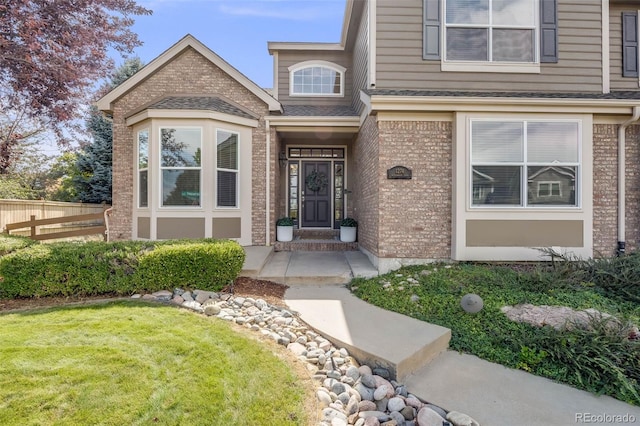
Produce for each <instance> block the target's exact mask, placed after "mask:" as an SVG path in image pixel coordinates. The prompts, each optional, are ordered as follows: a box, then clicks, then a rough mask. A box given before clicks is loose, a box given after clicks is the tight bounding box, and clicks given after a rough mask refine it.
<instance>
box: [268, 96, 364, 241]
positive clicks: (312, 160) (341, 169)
mask: <svg viewBox="0 0 640 426" xmlns="http://www.w3.org/2000/svg"><path fill="white" fill-rule="evenodd" d="M303 112H304V113H306V114H309V107H305V108H304V111H302V110H301V109H300V108H294V109H291V108H288V110H285V115H283V116H279V117H273V116H272V117H269V126H270V128H271V136H272V141H273V148H272V151H271V152H272V153H273V154H274V156H275V158H276V159H277V161H275V162H273V163H272V164H274V163H275V170H274V173H273V176H274V187H275V191H274V194H275V199H274V203H273V206H274V217H273V218H272V221H271V222H272V223H273V224H275V221H276V220H277V219H278V218H281V217H290V218H292V219H293V221H294V240H293V241H291V242H279V241H277V239H276V236H275V234H274V233H273V231H275V226H271V229H272V230H273V231H272V233H271V237H272V238H271V241H272V243H273V245H274V248H275V250H276V251H299V250H311V251H344V250H357V248H358V246H357V243H341V242H340V240H339V238H338V234H339V229H340V222H341V220H342V219H344V218H345V217H354V215H355V209H354V204H355V198H356V197H357V194H356V193H355V191H354V188H355V186H356V179H357V174H356V170H355V167H356V166H355V159H354V155H353V145H354V142H355V138H356V137H357V134H358V130H359V117H357V116H355V115H354V114H355V113H353V111H352V110H351V109H350V108H344V109H343V108H315V109H314V111H313V112H315V113H321V114H328V113H332V114H340V115H316V116H309V115H305V116H299V115H287V113H288V114H295V113H303ZM347 114H348V115H347Z"/></svg>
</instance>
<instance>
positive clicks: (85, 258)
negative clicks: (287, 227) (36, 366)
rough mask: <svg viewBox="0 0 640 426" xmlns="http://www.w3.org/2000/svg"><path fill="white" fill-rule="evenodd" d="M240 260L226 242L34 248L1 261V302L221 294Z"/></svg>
mask: <svg viewBox="0 0 640 426" xmlns="http://www.w3.org/2000/svg"><path fill="white" fill-rule="evenodd" d="M244 258H245V253H244V250H243V249H242V247H241V246H240V245H239V244H238V243H236V242H234V241H227V240H174V241H127V242H111V243H106V242H88V243H69V242H65V243H53V244H38V245H33V246H30V247H26V248H23V249H21V250H17V251H14V252H12V253H10V254H8V255H5V256H2V257H0V298H13V297H43V296H94V295H107V294H109V295H129V294H133V293H139V292H145V291H146V292H151V291H157V290H163V289H169V290H170V289H172V288H174V287H181V288H186V289H194V288H198V289H202V290H211V291H220V290H221V289H222V288H223V287H225V286H226V285H228V284H229V283H230V282H231V281H233V279H235V277H236V276H237V275H238V273H239V272H240V270H241V269H242V265H243V263H244Z"/></svg>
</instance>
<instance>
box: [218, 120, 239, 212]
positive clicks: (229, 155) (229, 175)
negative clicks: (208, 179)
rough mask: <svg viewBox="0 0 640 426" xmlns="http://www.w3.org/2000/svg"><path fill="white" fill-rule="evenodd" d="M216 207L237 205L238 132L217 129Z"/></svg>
mask: <svg viewBox="0 0 640 426" xmlns="http://www.w3.org/2000/svg"><path fill="white" fill-rule="evenodd" d="M216 145H217V151H216V152H217V155H216V157H217V161H216V165H217V173H216V176H217V182H218V184H217V191H216V192H217V204H216V205H217V207H238V134H237V133H232V132H227V131H224V130H218V131H217V132H216Z"/></svg>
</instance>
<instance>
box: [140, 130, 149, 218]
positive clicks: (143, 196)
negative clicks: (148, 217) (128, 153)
mask: <svg viewBox="0 0 640 426" xmlns="http://www.w3.org/2000/svg"><path fill="white" fill-rule="evenodd" d="M138 207H149V129H144V130H140V131H139V132H138Z"/></svg>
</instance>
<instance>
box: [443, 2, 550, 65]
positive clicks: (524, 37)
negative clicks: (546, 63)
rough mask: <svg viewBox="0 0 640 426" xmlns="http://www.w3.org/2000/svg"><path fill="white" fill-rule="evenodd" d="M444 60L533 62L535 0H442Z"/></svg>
mask: <svg viewBox="0 0 640 426" xmlns="http://www.w3.org/2000/svg"><path fill="white" fill-rule="evenodd" d="M444 5H445V14H444V16H445V33H444V37H445V60H447V61H478V62H510V63H535V62H537V61H538V60H537V54H536V52H537V46H536V40H537V38H538V37H537V27H536V25H537V22H536V16H538V13H537V9H538V6H537V5H538V2H537V1H535V0H446V1H445V3H444Z"/></svg>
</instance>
